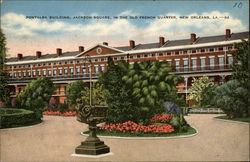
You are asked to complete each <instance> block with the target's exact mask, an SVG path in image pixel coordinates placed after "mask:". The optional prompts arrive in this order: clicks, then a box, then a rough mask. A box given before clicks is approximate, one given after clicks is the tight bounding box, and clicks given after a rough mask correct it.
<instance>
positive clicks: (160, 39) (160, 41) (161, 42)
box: [159, 37, 165, 47]
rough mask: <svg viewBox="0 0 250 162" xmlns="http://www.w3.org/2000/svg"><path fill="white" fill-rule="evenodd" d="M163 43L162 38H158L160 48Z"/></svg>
mask: <svg viewBox="0 0 250 162" xmlns="http://www.w3.org/2000/svg"><path fill="white" fill-rule="evenodd" d="M164 43H165V41H164V37H159V45H160V47H162V46H163V45H164Z"/></svg>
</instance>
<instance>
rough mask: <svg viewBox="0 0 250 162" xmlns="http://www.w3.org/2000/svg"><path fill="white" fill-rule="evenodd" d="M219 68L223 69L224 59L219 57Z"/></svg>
mask: <svg viewBox="0 0 250 162" xmlns="http://www.w3.org/2000/svg"><path fill="white" fill-rule="evenodd" d="M219 68H220V69H224V57H219Z"/></svg>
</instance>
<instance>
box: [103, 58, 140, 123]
mask: <svg viewBox="0 0 250 162" xmlns="http://www.w3.org/2000/svg"><path fill="white" fill-rule="evenodd" d="M108 67H109V68H108V71H107V72H106V73H103V74H102V76H101V77H100V78H99V81H100V82H101V83H102V84H103V86H104V88H105V89H106V90H107V92H108V93H107V104H108V107H109V108H108V112H107V122H108V123H119V122H125V121H128V120H131V121H135V122H137V121H138V120H137V119H138V115H139V114H138V111H137V107H135V106H133V105H132V98H131V97H130V95H129V94H130V92H129V88H128V87H127V86H126V85H125V84H124V82H123V81H122V76H123V75H125V73H126V70H127V65H126V63H124V62H120V63H119V65H115V64H114V62H113V60H112V58H111V57H109V58H108Z"/></svg>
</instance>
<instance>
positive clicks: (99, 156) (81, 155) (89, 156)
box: [71, 152, 114, 158]
mask: <svg viewBox="0 0 250 162" xmlns="http://www.w3.org/2000/svg"><path fill="white" fill-rule="evenodd" d="M109 155H114V153H113V152H109V153H106V154H100V155H86V154H76V153H73V154H71V156H75V157H87V158H101V157H105V156H109Z"/></svg>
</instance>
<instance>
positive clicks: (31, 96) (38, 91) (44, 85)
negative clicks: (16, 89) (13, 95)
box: [17, 77, 54, 119]
mask: <svg viewBox="0 0 250 162" xmlns="http://www.w3.org/2000/svg"><path fill="white" fill-rule="evenodd" d="M53 91H54V85H53V82H52V81H51V80H50V79H49V78H46V77H39V78H37V79H36V80H32V81H31V82H30V83H29V84H28V85H27V86H26V87H25V89H24V91H23V92H21V93H19V94H18V96H17V99H18V102H19V104H20V105H19V106H20V107H22V108H25V109H29V110H33V111H35V113H36V115H37V118H39V119H40V118H41V117H42V110H43V108H44V107H47V106H48V102H49V99H50V96H51V94H52V92H53Z"/></svg>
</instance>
